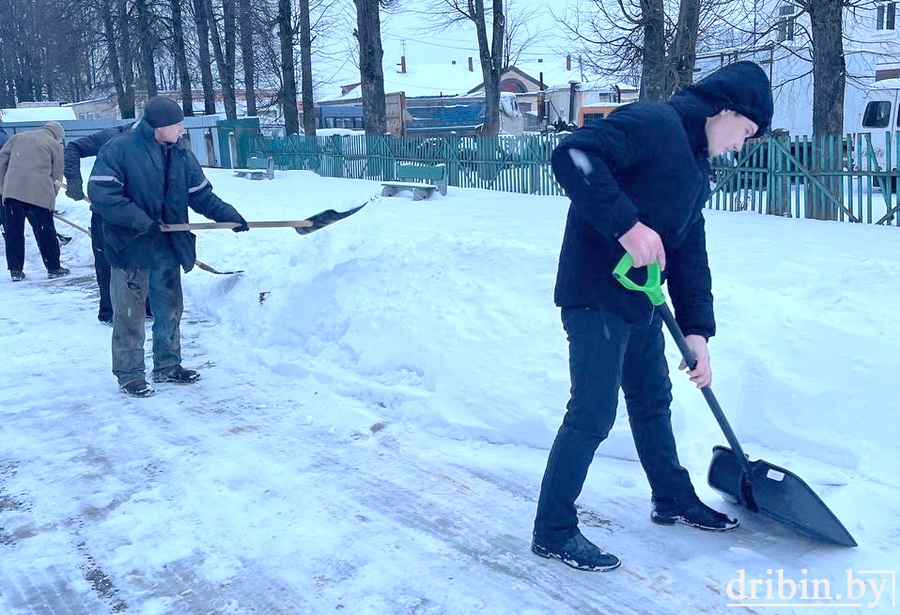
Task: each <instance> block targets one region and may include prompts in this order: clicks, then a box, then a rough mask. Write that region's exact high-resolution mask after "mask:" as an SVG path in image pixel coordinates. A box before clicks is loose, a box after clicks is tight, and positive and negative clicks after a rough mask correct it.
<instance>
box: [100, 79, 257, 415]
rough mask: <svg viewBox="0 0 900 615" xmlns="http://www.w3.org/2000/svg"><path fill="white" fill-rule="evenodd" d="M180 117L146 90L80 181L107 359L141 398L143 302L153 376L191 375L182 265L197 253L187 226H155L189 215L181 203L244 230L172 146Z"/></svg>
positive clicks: (175, 378) (185, 378)
mask: <svg viewBox="0 0 900 615" xmlns="http://www.w3.org/2000/svg"><path fill="white" fill-rule="evenodd" d="M183 131H184V115H183V114H182V112H181V108H180V107H179V106H178V104H177V103H175V102H174V101H172V100H170V99H168V98H164V97H162V96H154V97H153V98H151V99H150V100H148V101H147V104H146V105H145V107H144V114H143V118H142V120H141V122H140V123H139V124H138V125H137V127H135V128H134V129H133V130H131V131H129V132H126V133H123V134H122V135H120V136H119V137H116V138H115V139H113V140H111V141H110V142H108V143H107V144H106V145H104V146H103V148H102V149H101V150H100V153H99V154H98V156H97V161H96V162H95V163H94V168H93V169H92V170H91V176H90V179H89V180H88V181H89V184H90V194H91V200H92V203H91V210H92V211H94V212H96V213H98V214H99V215H100V218H101V222H102V225H103V251H104V253H105V255H106V260H107V261H108V262H109V265H110V267H111V276H110V295H111V297H112V305H113V334H112V365H113V374H115V376H116V378H117V380H118V382H119V387H120V388H121V390H122V392H123V393H126V394H128V395H131V396H132V397H148V396H150V395H152V394H153V389H152V388H151V387H150V386H149V385H148V384H147V382H146V380H145V376H146V374H145V371H144V370H145V367H144V302H145V301H146V299H147V297H148V296H149V298H150V307H151V308H152V309H153V316H154V320H153V381H154V382H174V383H178V384H191V383H193V382H196V381H197V380H199V379H200V374H199V373H198V372H197V371H196V370H193V369H185V368H184V367H182V365H181V333H180V322H181V313H182V309H183V297H182V292H181V272H180V271H179V267H182V268H184V271H185V273H187V272H188V271H190V270H191V269H192V268H193V266H194V261H195V260H196V258H197V255H196V251H195V247H194V235H193V234H192V233H190V232H189V231H178V232H162V225H164V224H180V223H185V222H188V207H190V208H191V209H193V210H194V211H196V212H197V213H200V214H202V215H204V216H206V217H207V218H211V219H213V220H215V221H216V222H235V223H236V224H237V226H235V228H234V229H233V230H234V231H235V232H239V231H246V230H249V227H248V226H247V221H246V220H244V218H243V217H242V216H241V214H240V213H238V211H237V210H236V209H235V208H234V207H232V206H231V205H229V204H228V203H226V202H225V201H223V200H222V199H220V198H219V197H218V196H216V194H215V193H214V192H213V190H212V185H211V184H210V183H209V180H208V179H206V177H205V176H204V174H203V169H202V168H201V167H200V163H199V162H197V158H196V157H194V154H193V153H192V152H191V151H190V150H189V149H185V148H181V147H178V142H179V139H180V137H181V133H182V132H183Z"/></svg>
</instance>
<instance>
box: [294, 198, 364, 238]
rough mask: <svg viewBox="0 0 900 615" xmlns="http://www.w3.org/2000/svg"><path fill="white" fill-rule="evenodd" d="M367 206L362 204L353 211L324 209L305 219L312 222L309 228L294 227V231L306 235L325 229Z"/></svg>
mask: <svg viewBox="0 0 900 615" xmlns="http://www.w3.org/2000/svg"><path fill="white" fill-rule="evenodd" d="M366 205H368V202H365V203H363V204H362V205H360V206H359V207H354V208H353V209H348V210H347V211H335V210H333V209H326V210H325V211H322V212H319V213H317V214H316V215H314V216H310V217H309V218H307V220H308V221H309V222H312V225H310V226H297V227H294V230H295V231H297V232H298V233H300V234H301V235H308V234H310V233H314V232H316V231H318V230H319V229H321V228H325V227H326V226H328V225H329V224H332V223H334V222H337V221H338V220H343V219H344V218H348V217H350V216H352V215H353V214H355V213H356V212H358V211H359V210H360V209H362V208H363V207H365V206H366Z"/></svg>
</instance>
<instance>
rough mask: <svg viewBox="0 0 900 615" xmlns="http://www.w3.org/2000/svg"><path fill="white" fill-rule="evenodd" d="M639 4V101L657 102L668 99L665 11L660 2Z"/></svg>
mask: <svg viewBox="0 0 900 615" xmlns="http://www.w3.org/2000/svg"><path fill="white" fill-rule="evenodd" d="M640 3H641V17H642V23H643V26H644V49H643V53H642V70H641V100H644V101H650V102H654V101H657V102H658V101H662V100H665V99H666V98H668V94H669V87H668V85H667V82H668V70H667V66H666V64H667V62H666V31H665V11H664V10H663V2H662V0H640Z"/></svg>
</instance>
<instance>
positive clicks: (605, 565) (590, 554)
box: [531, 532, 622, 572]
mask: <svg viewBox="0 0 900 615" xmlns="http://www.w3.org/2000/svg"><path fill="white" fill-rule="evenodd" d="M531 550H532V552H533V553H534V554H535V555H540V556H541V557H546V558H555V559H558V560H560V561H561V562H562V563H563V564H565V565H566V566H571V567H572V568H575V569H577V570H590V571H591V572H606V571H607V570H612V569H614V568H618V567H619V564H621V563H622V562H620V561H619V558H618V557H616V556H615V555H613V554H612V553H607V552H606V551H604V550H603V549H601V548H600V547H598V546H597V545H595V544H594V543H592V542H591V541H590V540H588V539H587V538H585V537H584V535H583V534H582V533H581V532H578V533H577V534H575V535H574V536H572V537H571V538H569V539H568V540H564V541H563V542H562V544H559V545H555V546H550V545H548V544H543V543H542V542H541V541H540V540H538V539H537V538H534V539H532V541H531Z"/></svg>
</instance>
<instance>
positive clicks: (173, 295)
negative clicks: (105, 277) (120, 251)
mask: <svg viewBox="0 0 900 615" xmlns="http://www.w3.org/2000/svg"><path fill="white" fill-rule="evenodd" d="M109 289H110V296H111V297H112V305H113V334H112V368H113V374H115V375H116V378H117V379H118V381H119V384H120V385H122V384H126V383H128V382H131V381H132V380H137V379H138V378H144V377H146V373H145V366H144V322H145V320H144V305H145V302H146V301H147V298H148V297H149V299H150V306H151V307H152V308H153V314H154V320H153V373H154V374H163V373H166V372H168V371H170V370H171V369H172V368H173V367H175V366H176V365H181V329H180V326H181V312H182V310H183V307H184V304H183V300H182V294H181V268H180V266H179V264H178V260H177V259H176V258H175V256H174V254H170V253H167V254H163V255H161V257H160V259H159V262H158V264H156V265H155V266H154V267H153V268H152V269H128V270H126V269H117V268H115V267H113V268H112V269H111V270H110V285H109Z"/></svg>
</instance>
